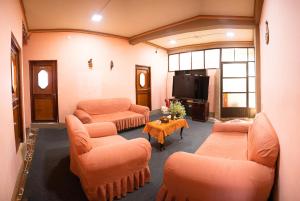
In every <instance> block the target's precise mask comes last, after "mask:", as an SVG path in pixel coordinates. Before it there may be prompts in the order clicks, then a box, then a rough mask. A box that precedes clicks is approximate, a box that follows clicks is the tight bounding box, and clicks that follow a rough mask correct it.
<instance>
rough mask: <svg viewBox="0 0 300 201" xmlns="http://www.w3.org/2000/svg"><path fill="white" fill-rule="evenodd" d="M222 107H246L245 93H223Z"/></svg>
mask: <svg viewBox="0 0 300 201" xmlns="http://www.w3.org/2000/svg"><path fill="white" fill-rule="evenodd" d="M223 107H247V96H246V93H224V94H223Z"/></svg>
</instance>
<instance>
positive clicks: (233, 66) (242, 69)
mask: <svg viewBox="0 0 300 201" xmlns="http://www.w3.org/2000/svg"><path fill="white" fill-rule="evenodd" d="M246 76H247V65H246V63H229V64H223V77H246Z"/></svg>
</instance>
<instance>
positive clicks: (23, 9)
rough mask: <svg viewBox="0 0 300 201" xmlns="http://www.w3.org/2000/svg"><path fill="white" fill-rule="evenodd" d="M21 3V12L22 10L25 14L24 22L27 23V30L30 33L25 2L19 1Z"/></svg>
mask: <svg viewBox="0 0 300 201" xmlns="http://www.w3.org/2000/svg"><path fill="white" fill-rule="evenodd" d="M19 3H20V5H21V10H22V14H23V18H24V22H25V28H26V30H27V31H28V29H29V27H28V21H27V17H26V12H25V7H24V2H23V0H19Z"/></svg>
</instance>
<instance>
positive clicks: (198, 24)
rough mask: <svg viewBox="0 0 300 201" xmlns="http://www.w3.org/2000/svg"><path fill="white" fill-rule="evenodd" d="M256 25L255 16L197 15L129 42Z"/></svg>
mask: <svg viewBox="0 0 300 201" xmlns="http://www.w3.org/2000/svg"><path fill="white" fill-rule="evenodd" d="M254 27H255V19H254V17H241V16H207V15H206V16H203V15H200V16H196V17H192V18H189V19H186V20H183V21H179V22H176V23H172V24H169V25H166V26H162V27H159V28H156V29H153V30H150V31H147V32H144V33H141V34H138V35H135V36H132V37H130V38H129V43H130V44H132V45H135V44H137V43H141V42H145V41H149V40H153V39H156V38H162V37H166V36H171V35H175V34H181V33H186V32H192V31H202V30H209V29H218V28H223V29H224V28H228V29H251V28H254Z"/></svg>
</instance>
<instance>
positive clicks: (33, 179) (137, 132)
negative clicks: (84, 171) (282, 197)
mask: <svg viewBox="0 0 300 201" xmlns="http://www.w3.org/2000/svg"><path fill="white" fill-rule="evenodd" d="M158 117H159V116H157V115H156V116H155V115H154V116H152V117H151V119H157V118H158ZM188 123H189V126H190V128H189V129H184V130H183V139H182V140H181V139H180V135H179V132H180V131H177V132H176V133H174V134H173V135H170V136H168V137H167V138H166V149H165V150H164V151H162V152H161V151H159V144H158V143H157V142H156V141H155V140H154V139H152V140H151V145H152V156H151V160H150V171H151V181H150V183H148V184H146V185H145V186H144V187H142V188H140V189H139V190H137V191H134V192H133V193H128V194H127V196H126V197H125V198H122V199H121V200H122V201H154V200H155V196H156V193H157V192H158V190H159V187H160V185H161V182H162V176H163V166H164V163H165V161H166V159H167V158H168V156H169V155H171V154H172V153H174V152H176V151H185V152H190V153H193V152H195V151H196V150H197V148H198V147H199V146H200V145H201V144H202V143H203V142H204V140H205V139H206V138H207V136H208V135H209V134H210V131H211V126H212V123H209V122H206V123H201V122H196V121H191V120H189V119H188ZM142 129H143V127H140V128H136V129H132V130H129V131H125V132H121V133H119V134H120V135H122V136H123V137H125V138H127V139H133V138H137V137H143V138H146V139H148V135H147V134H143V133H142ZM69 163H70V159H69V141H68V136H67V132H66V129H54V128H51V129H50V128H49V129H45V128H44V129H40V130H39V133H38V136H37V142H36V148H35V152H34V156H33V160H32V164H31V167H30V170H29V174H28V177H27V181H26V184H25V191H24V195H23V200H28V201H86V200H87V199H86V197H85V195H84V192H83V191H82V189H81V185H80V182H79V179H78V178H77V177H76V176H75V175H73V174H72V173H71V172H70V170H69Z"/></svg>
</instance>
